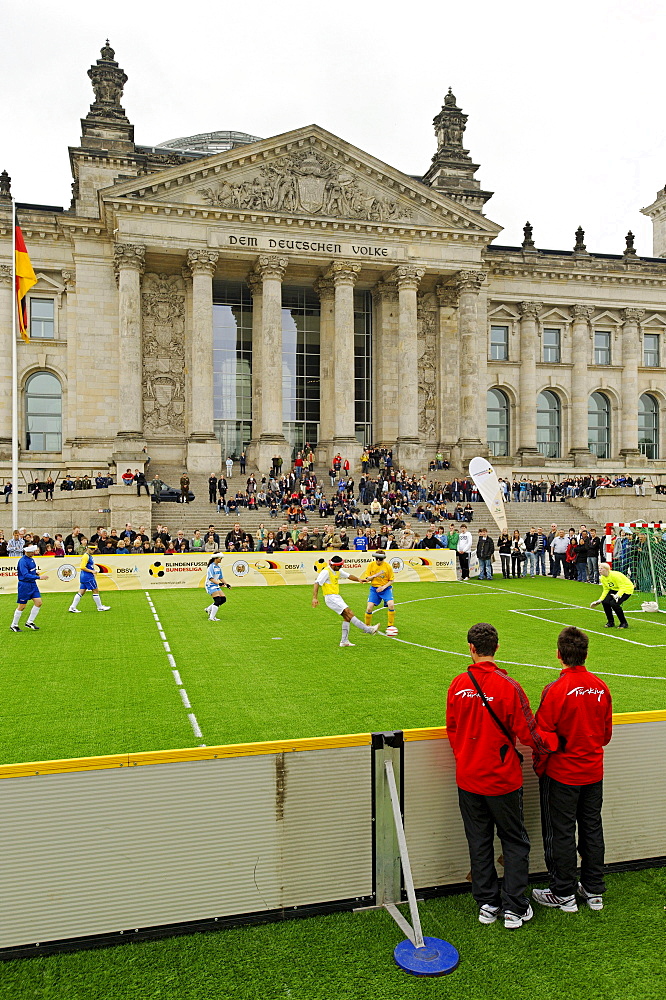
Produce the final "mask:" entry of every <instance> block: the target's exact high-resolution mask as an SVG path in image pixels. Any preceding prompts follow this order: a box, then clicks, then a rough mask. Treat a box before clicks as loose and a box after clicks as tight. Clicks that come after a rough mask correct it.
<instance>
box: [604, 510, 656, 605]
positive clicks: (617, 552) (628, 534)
mask: <svg viewBox="0 0 666 1000" xmlns="http://www.w3.org/2000/svg"><path fill="white" fill-rule="evenodd" d="M606 561H607V562H608V563H610V564H611V565H612V567H613V569H615V570H619V571H620V573H624V574H625V576H628V577H629V579H630V580H632V581H633V584H634V586H635V587H636V591H638V592H640V593H641V594H646V595H650V597H649V598H648V599H647V600H646V601H644V602H643V611H661V612H662V613H666V525H665V524H661V523H659V522H657V523H650V524H648V523H641V522H638V521H630V522H619V523H616V524H607V525H606Z"/></svg>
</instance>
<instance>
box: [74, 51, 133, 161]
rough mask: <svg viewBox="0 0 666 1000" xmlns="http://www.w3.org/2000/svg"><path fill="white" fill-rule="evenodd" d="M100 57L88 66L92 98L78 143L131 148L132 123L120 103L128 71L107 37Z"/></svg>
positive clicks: (97, 147) (123, 148)
mask: <svg viewBox="0 0 666 1000" xmlns="http://www.w3.org/2000/svg"><path fill="white" fill-rule="evenodd" d="M100 55H101V59H98V60H97V62H96V63H94V64H93V65H92V66H91V67H90V69H89V70H88V76H89V77H90V81H91V83H92V88H93V92H94V94H95V100H94V101H93V103H92V104H91V105H90V111H89V112H88V114H87V115H86V117H85V118H83V119H82V121H81V130H82V131H81V135H82V138H81V145H82V146H84V147H88V148H90V147H92V148H94V149H115V150H121V149H122V150H126V149H128V147H131V149H132V150H133V149H134V127H133V126H132V124H131V123H130V121H129V119H128V117H127V115H126V114H125V109H124V108H123V107H122V105H121V103H120V99H121V97H122V96H123V88H124V86H125V84H126V83H127V74H126V73H125V71H124V70H122V69H121V68H120V66H119V65H118V63H117V62H116V59H115V55H116V54H115V52H114V51H113V49H112V48H111V46H110V45H109V39H108V38H107V40H106V43H105V45H103V46H102V49H101V52H100Z"/></svg>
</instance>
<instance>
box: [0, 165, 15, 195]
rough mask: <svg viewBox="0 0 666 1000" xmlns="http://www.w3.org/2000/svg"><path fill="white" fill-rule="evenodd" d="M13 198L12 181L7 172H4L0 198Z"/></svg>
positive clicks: (1, 177)
mask: <svg viewBox="0 0 666 1000" xmlns="http://www.w3.org/2000/svg"><path fill="white" fill-rule="evenodd" d="M11 196H12V179H11V177H10V176H9V174H8V173H7V171H6V170H3V171H2V173H1V174H0V198H11Z"/></svg>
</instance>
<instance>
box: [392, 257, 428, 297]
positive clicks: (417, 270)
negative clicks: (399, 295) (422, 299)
mask: <svg viewBox="0 0 666 1000" xmlns="http://www.w3.org/2000/svg"><path fill="white" fill-rule="evenodd" d="M424 274H425V267H416V266H415V265H414V264H399V265H398V267H396V269H395V271H394V272H393V279H394V280H395V281H396V282H397V285H398V289H399V290H402V289H403V288H411V289H413V290H414V291H416V289H417V288H418V287H419V284H420V282H421V278H422V277H423V275H424Z"/></svg>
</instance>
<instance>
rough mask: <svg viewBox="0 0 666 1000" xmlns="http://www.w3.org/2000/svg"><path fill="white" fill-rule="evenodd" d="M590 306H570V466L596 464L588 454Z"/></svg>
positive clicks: (593, 456)
mask: <svg viewBox="0 0 666 1000" xmlns="http://www.w3.org/2000/svg"><path fill="white" fill-rule="evenodd" d="M592 312H593V310H592V307H591V306H584V305H578V304H576V305H574V307H573V324H572V327H571V341H572V355H571V361H572V363H573V367H572V369H571V421H570V426H569V441H570V443H571V447H570V448H569V453H570V454H571V455H572V457H573V460H574V466H575V467H577V468H584V467H585V466H590V465H591V464H594V463H596V455H592V454H591V453H590V446H589V443H588V418H587V406H588V402H587V400H588V375H587V369H588V365H589V363H590V319H591V318H592Z"/></svg>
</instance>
